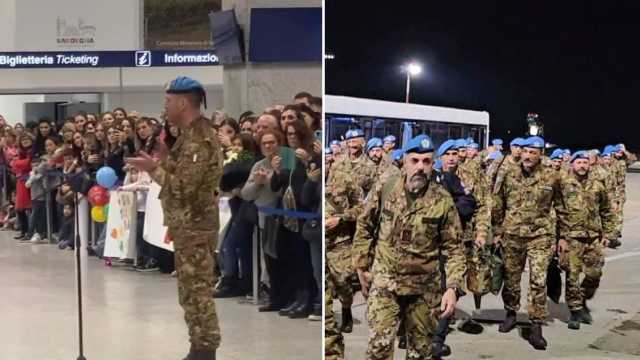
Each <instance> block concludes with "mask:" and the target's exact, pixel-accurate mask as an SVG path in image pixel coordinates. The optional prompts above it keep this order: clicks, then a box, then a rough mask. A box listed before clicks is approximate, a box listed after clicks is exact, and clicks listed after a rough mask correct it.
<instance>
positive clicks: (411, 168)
mask: <svg viewBox="0 0 640 360" xmlns="http://www.w3.org/2000/svg"><path fill="white" fill-rule="evenodd" d="M403 163H404V165H403V173H402V175H401V176H399V177H393V178H389V179H388V180H387V181H386V182H384V183H382V182H377V183H376V185H375V187H374V189H373V190H372V191H371V193H370V195H369V196H368V198H367V202H366V203H365V205H364V210H363V212H362V214H361V215H360V216H359V217H358V222H357V227H356V235H355V238H354V243H353V264H354V267H355V268H356V270H357V272H358V278H359V280H360V284H361V285H362V293H363V295H365V296H366V297H367V296H368V302H367V303H368V321H369V331H370V334H371V335H370V336H369V344H368V349H367V359H393V344H394V340H395V335H396V332H397V330H398V326H399V323H400V320H401V319H404V320H405V326H406V332H407V335H408V349H407V358H408V359H428V358H430V357H431V336H432V335H433V333H434V330H435V327H436V325H437V322H438V318H439V317H440V316H441V315H442V316H443V317H447V316H449V315H451V314H452V313H453V311H454V308H455V305H456V302H457V299H458V297H459V296H460V295H462V294H463V293H462V291H461V288H462V284H463V281H464V280H463V279H464V273H465V260H464V253H463V250H462V244H461V243H460V238H459V235H460V231H461V226H460V219H459V217H458V213H457V211H456V208H455V205H454V203H453V200H452V198H451V195H449V194H448V193H447V191H446V190H445V189H444V188H443V187H442V186H441V185H439V184H437V183H436V182H435V181H431V170H432V166H433V144H432V142H431V140H430V139H429V137H428V136H426V135H420V136H418V137H416V138H414V139H412V140H411V141H410V142H409V143H408V144H407V146H406V147H405V154H404V157H403ZM439 248H441V249H442V250H443V251H445V252H446V253H447V257H448V261H447V264H446V276H447V284H446V288H447V290H446V291H444V294H443V292H442V290H441V284H440V282H441V281H440V280H441V279H440V271H439V251H438V250H439ZM372 251H373V253H374V256H373V258H372V257H371V256H370V254H371V252H372Z"/></svg>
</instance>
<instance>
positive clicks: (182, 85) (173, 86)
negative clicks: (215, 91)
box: [165, 76, 207, 108]
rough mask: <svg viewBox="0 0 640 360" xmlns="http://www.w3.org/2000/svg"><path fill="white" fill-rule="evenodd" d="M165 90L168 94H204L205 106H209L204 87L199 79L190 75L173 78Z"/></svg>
mask: <svg viewBox="0 0 640 360" xmlns="http://www.w3.org/2000/svg"><path fill="white" fill-rule="evenodd" d="M165 91H166V92H167V94H189V93H198V94H200V95H201V96H202V99H203V101H204V107H205V108H206V107H207V96H206V94H205V91H204V87H203V86H202V84H201V83H200V82H199V81H198V80H195V79H192V78H190V77H188V76H178V77H177V78H175V79H173V80H171V81H170V82H169V83H168V84H167V86H166V88H165Z"/></svg>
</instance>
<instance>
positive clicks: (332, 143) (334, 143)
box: [329, 140, 340, 146]
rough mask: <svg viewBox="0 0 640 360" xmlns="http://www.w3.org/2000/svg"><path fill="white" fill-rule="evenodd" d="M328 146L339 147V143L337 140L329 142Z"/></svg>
mask: <svg viewBox="0 0 640 360" xmlns="http://www.w3.org/2000/svg"><path fill="white" fill-rule="evenodd" d="M329 145H332V146H333V145H338V146H340V141H338V140H333V141H331V142H330V143H329Z"/></svg>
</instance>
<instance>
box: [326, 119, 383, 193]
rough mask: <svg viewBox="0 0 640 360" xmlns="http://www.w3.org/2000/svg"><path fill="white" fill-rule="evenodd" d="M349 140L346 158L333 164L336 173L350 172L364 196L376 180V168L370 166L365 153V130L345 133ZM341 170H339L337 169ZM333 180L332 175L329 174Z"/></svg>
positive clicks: (351, 177) (352, 179)
mask: <svg viewBox="0 0 640 360" xmlns="http://www.w3.org/2000/svg"><path fill="white" fill-rule="evenodd" d="M345 139H346V141H347V151H348V153H347V154H345V156H344V158H342V159H340V160H339V161H336V162H335V163H334V164H333V167H334V169H335V170H336V171H335V172H334V173H340V171H341V172H343V173H347V174H350V179H351V181H354V182H355V183H356V184H357V185H358V186H360V188H361V189H362V193H363V195H364V196H366V195H367V193H368V192H369V190H370V189H371V187H372V186H373V183H374V182H375V180H376V176H375V168H373V167H372V166H369V164H368V157H367V156H366V155H364V145H365V141H364V132H363V131H362V130H360V129H354V130H349V131H347V132H346V134H345ZM337 170H339V171H337ZM329 180H331V176H329Z"/></svg>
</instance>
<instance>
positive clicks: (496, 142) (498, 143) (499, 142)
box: [491, 139, 502, 145]
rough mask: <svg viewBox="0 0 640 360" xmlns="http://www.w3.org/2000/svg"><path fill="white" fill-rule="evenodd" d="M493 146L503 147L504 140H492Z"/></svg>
mask: <svg viewBox="0 0 640 360" xmlns="http://www.w3.org/2000/svg"><path fill="white" fill-rule="evenodd" d="M491 144H492V145H502V139H493V140H491Z"/></svg>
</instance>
